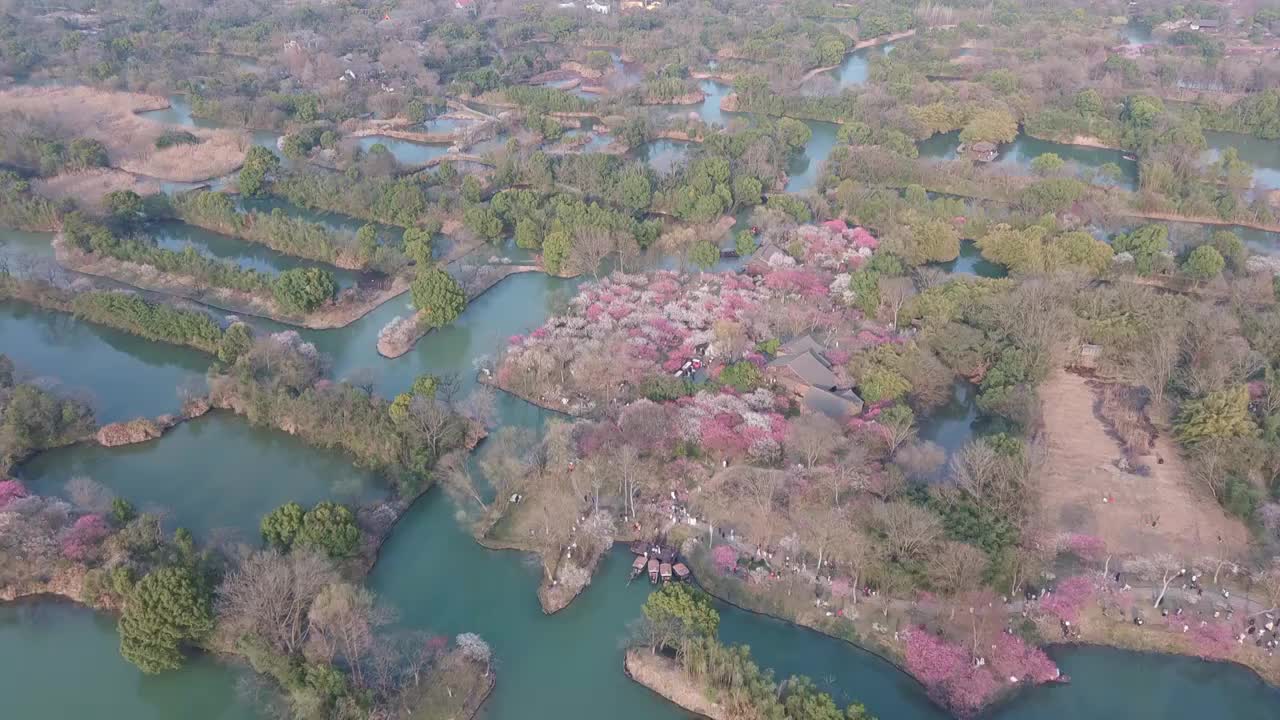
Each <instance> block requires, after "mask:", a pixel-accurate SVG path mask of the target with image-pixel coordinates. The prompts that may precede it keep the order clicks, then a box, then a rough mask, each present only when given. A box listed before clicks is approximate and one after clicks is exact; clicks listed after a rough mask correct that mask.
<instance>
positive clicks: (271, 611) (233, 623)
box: [217, 549, 338, 655]
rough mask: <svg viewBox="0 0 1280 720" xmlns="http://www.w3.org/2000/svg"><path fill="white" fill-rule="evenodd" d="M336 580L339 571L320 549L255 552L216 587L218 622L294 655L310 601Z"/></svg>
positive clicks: (236, 634) (230, 631) (235, 634)
mask: <svg viewBox="0 0 1280 720" xmlns="http://www.w3.org/2000/svg"><path fill="white" fill-rule="evenodd" d="M335 582H338V574H337V572H336V571H335V570H334V569H333V566H332V564H331V563H330V562H329V560H328V559H327V558H325V557H324V556H323V555H321V554H319V553H316V552H313V551H309V550H306V549H298V550H295V551H294V552H292V553H290V554H289V555H281V554H280V553H278V552H276V551H274V550H264V551H261V552H256V553H254V554H252V555H250V556H249V557H247V558H246V559H245V561H244V562H243V563H242V564H241V565H240V567H239V568H237V569H236V570H235V571H233V572H231V573H230V574H228V575H227V576H226V578H225V579H224V580H223V582H222V585H220V586H219V588H218V601H217V609H218V617H219V623H218V624H219V627H220V628H221V629H222V630H224V631H225V632H227V633H228V635H229V636H230V637H232V638H235V639H238V638H240V637H244V636H249V637H254V638H257V639H259V640H262V641H264V642H266V643H268V644H269V645H270V646H271V647H272V648H274V649H275V650H277V651H279V652H281V653H284V654H286V655H292V654H293V653H295V652H297V651H299V650H301V649H302V647H303V644H304V643H305V642H306V639H307V635H308V625H307V613H308V610H309V609H310V607H311V604H312V602H313V601H314V600H315V598H316V596H317V595H319V594H320V592H321V590H323V589H324V588H326V587H328V586H329V585H331V584H333V583H335Z"/></svg>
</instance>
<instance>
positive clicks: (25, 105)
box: [0, 87, 250, 182]
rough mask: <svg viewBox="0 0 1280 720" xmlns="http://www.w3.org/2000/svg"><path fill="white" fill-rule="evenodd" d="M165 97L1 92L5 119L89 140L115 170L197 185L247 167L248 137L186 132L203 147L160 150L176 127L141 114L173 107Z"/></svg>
mask: <svg viewBox="0 0 1280 720" xmlns="http://www.w3.org/2000/svg"><path fill="white" fill-rule="evenodd" d="M168 105H169V101H168V100H166V99H165V98H162V97H156V96H152V95H142V94H138V93H126V92H106V91H103V90H95V89H93V88H87V87H65V88H64V87H39V88H33V87H18V88H12V89H9V90H5V91H4V92H0V114H7V113H21V114H22V115H25V116H27V117H30V118H32V119H33V120H35V121H37V122H38V123H40V124H42V125H45V126H48V127H50V128H55V129H56V130H58V131H59V133H60V134H61V135H63V136H65V137H67V138H73V137H89V138H93V139H95V140H98V141H99V142H101V143H102V144H103V145H105V146H106V148H107V155H108V156H109V157H110V161H111V165H112V167H115V168H119V169H121V170H124V171H127V172H131V173H137V174H139V175H146V176H147V177H150V178H155V179H158V180H171V181H175V182H194V181H199V180H208V179H211V178H215V177H220V176H223V175H226V174H228V173H230V172H232V171H234V170H236V169H237V168H239V167H240V165H241V164H242V163H243V162H244V156H245V152H246V151H247V150H248V149H249V145H250V138H249V135H248V133H245V132H236V131H232V130H206V129H201V128H183V129H184V130H187V131H188V132H190V133H192V134H194V135H196V136H197V137H200V138H201V139H202V140H203V142H201V143H200V144H198V145H178V146H174V147H169V148H166V149H164V150H157V149H156V147H155V141H156V138H158V137H159V136H160V135H161V134H162V133H164V131H165V130H166V129H168V128H169V127H170V126H168V125H165V124H163V123H158V122H155V121H153V120H148V119H146V118H142V117H139V116H138V115H136V114H135V113H138V112H142V111H146V110H159V109H162V108H165V107H168Z"/></svg>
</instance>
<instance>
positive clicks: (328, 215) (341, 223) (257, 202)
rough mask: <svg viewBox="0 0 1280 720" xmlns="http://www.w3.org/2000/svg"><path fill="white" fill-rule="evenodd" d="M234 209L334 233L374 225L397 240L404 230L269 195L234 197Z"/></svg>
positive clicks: (352, 231) (354, 230) (383, 235)
mask: <svg viewBox="0 0 1280 720" xmlns="http://www.w3.org/2000/svg"><path fill="white" fill-rule="evenodd" d="M235 201H236V209H238V210H239V211H240V212H259V213H270V212H271V211H273V210H279V211H280V212H282V213H284V214H286V215H288V216H289V217H293V218H297V219H299V220H306V221H307V222H313V223H319V224H321V225H324V226H325V227H327V228H329V229H330V230H333V231H334V232H350V233H355V232H358V231H359V230H360V228H362V227H364V226H365V225H370V224H371V225H374V226H375V227H377V228H378V234H379V235H380V236H382V237H384V238H388V237H394V238H395V239H399V237H400V236H401V235H403V234H404V228H400V227H395V226H393V225H382V224H380V223H370V222H369V221H366V220H361V219H360V218H357V217H352V216H350V215H343V214H342V213H336V212H329V211H326V210H313V209H311V208H304V207H299V206H297V205H294V204H293V203H291V202H289V201H288V200H285V199H284V198H280V197H276V196H274V195H269V196H267V197H244V196H243V195H237V196H235Z"/></svg>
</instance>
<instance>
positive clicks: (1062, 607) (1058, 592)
mask: <svg viewBox="0 0 1280 720" xmlns="http://www.w3.org/2000/svg"><path fill="white" fill-rule="evenodd" d="M1093 594H1094V583H1093V581H1092V580H1090V579H1089V578H1087V577H1084V576H1083V575H1077V576H1075V577H1069V578H1067V579H1065V580H1062V581H1060V582H1059V583H1058V585H1057V587H1055V588H1054V589H1053V591H1052V592H1050V593H1049V594H1048V595H1046V596H1045V597H1044V599H1043V600H1041V601H1040V609H1041V610H1043V611H1045V612H1047V613H1049V614H1050V615H1052V616H1054V617H1056V618H1058V620H1063V621H1067V622H1075V621H1076V620H1078V619H1079V617H1080V611H1081V610H1083V609H1084V607H1085V605H1086V604H1088V602H1089V601H1090V600H1091V599H1092V598H1093Z"/></svg>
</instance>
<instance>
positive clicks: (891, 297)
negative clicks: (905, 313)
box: [880, 276, 916, 328]
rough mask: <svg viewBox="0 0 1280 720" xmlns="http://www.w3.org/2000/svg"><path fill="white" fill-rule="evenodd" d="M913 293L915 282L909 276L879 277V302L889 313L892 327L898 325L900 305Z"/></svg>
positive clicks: (905, 302)
mask: <svg viewBox="0 0 1280 720" xmlns="http://www.w3.org/2000/svg"><path fill="white" fill-rule="evenodd" d="M915 294H916V286H915V283H914V282H912V281H911V278H909V277H905V276H904V277H885V278H880V302H881V303H883V304H884V306H885V307H886V308H887V309H888V310H889V312H890V313H891V315H892V318H893V319H892V321H891V324H892V325H893V327H895V328H896V327H898V314H899V313H901V312H902V306H903V305H906V304H907V301H908V300H910V299H911V297H912V296H913V295H915Z"/></svg>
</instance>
